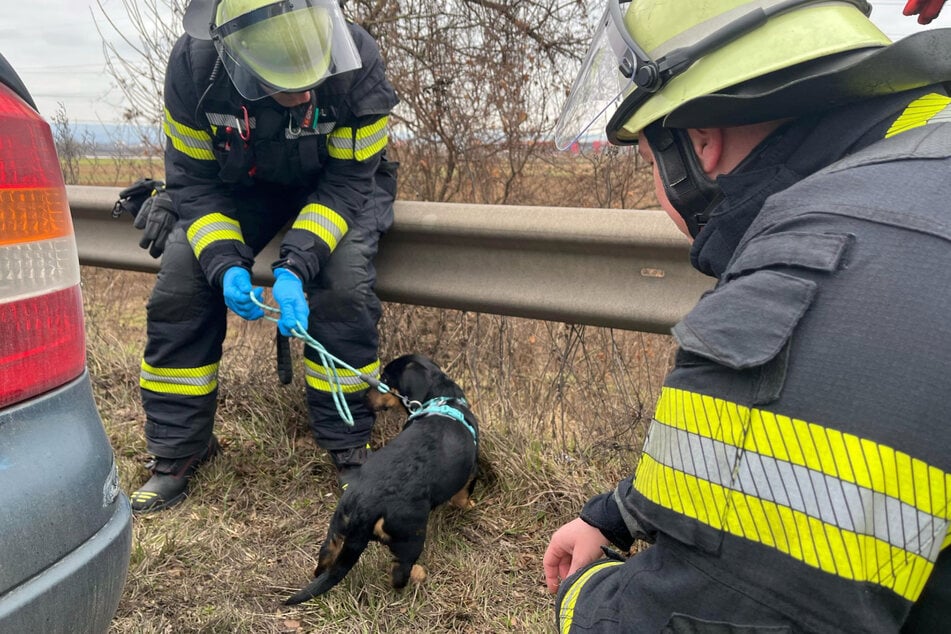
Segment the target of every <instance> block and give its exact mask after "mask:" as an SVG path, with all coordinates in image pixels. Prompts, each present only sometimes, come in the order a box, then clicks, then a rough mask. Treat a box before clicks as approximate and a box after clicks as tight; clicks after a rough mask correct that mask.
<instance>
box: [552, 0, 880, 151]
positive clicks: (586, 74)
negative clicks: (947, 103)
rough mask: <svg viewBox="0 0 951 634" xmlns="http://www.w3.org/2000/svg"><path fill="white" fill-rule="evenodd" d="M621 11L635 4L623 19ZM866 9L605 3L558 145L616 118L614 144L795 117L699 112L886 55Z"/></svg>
mask: <svg viewBox="0 0 951 634" xmlns="http://www.w3.org/2000/svg"><path fill="white" fill-rule="evenodd" d="M623 4H628V5H629V6H628V7H627V10H626V11H623V12H622V6H621V5H623ZM870 11H871V7H870V5H869V4H868V2H866V1H865V0H754V1H749V0H676V1H675V2H670V1H665V2H661V1H660V0H608V8H607V10H606V11H605V14H604V17H603V18H602V19H601V21H600V22H599V24H598V30H597V32H596V34H595V38H594V41H593V42H592V46H591V49H590V50H589V52H588V55H587V57H586V58H585V62H584V65H583V67H582V70H581V73H579V75H578V78H577V79H576V80H575V84H574V86H573V88H572V91H571V94H570V95H569V98H568V102H567V103H566V104H565V108H564V110H563V111H562V115H561V117H560V119H559V122H558V124H557V126H556V143H557V144H558V145H559V147H567V146H568V145H570V144H571V143H572V142H573V141H575V140H576V139H577V138H578V137H579V136H580V135H581V134H583V133H584V132H585V130H586V129H587V128H588V127H589V126H590V125H591V124H592V123H593V122H594V121H595V120H597V119H599V118H601V117H603V119H602V120H605V119H608V118H609V119H610V120H609V122H608V123H607V124H606V132H607V135H608V138H609V139H610V140H611V141H612V142H615V143H631V142H634V141H635V140H636V139H637V134H638V132H639V131H640V130H642V129H643V128H644V127H646V126H647V125H648V124H650V123H652V122H654V121H659V120H662V121H663V122H664V125H668V126H669V125H671V123H672V121H671V119H676V122H677V126H676V127H702V126H709V125H718V124H725V125H737V124H740V123H753V122H755V121H764V120H769V119H775V118H781V117H783V116H791V115H793V114H796V110H797V108H798V109H800V110H801V109H802V106H796V105H795V104H788V103H787V101H786V100H776V101H777V103H784V104H786V105H788V106H790V107H788V108H786V110H787V112H773V111H769V109H768V108H767V109H763V108H762V107H761V106H762V104H761V103H759V102H756V101H755V100H751V99H747V100H746V101H744V100H743V99H733V100H732V101H731V102H730V103H728V104H724V103H720V104H718V105H717V107H716V108H711V107H704V108H699V107H696V104H697V102H698V101H701V100H704V99H706V98H708V97H710V96H715V95H720V96H722V95H724V94H729V93H730V91H731V90H734V89H737V87H748V86H749V85H750V83H751V82H752V83H753V84H755V85H756V87H757V89H756V90H754V91H753V92H754V93H756V94H759V93H760V92H764V91H767V92H768V91H775V89H777V88H783V87H787V86H789V85H790V84H792V83H795V82H796V80H797V79H800V78H802V77H804V76H807V75H810V74H815V73H816V72H818V71H817V69H818V68H819V66H822V68H821V70H822V71H823V72H825V71H827V70H828V69H827V68H826V67H825V66H823V64H826V62H830V63H831V62H833V61H835V60H838V63H839V64H840V65H841V64H843V63H844V62H843V61H842V60H851V62H854V61H855V60H856V59H857V57H863V56H865V55H867V54H869V53H870V52H874V51H878V50H880V49H882V48H884V47H887V46H888V45H889V44H890V41H889V39H888V38H887V37H886V36H885V34H883V33H882V32H881V31H880V30H879V29H878V28H877V27H875V26H874V25H873V24H872V22H871V21H870V20H869V19H868V17H867V16H868V14H869V13H870ZM820 62H821V63H820ZM848 88H849V87H848V86H843V87H842V89H843V90H846V89H848ZM757 91H759V92H757ZM747 96H749V95H747ZM800 96H801V95H800ZM832 97H834V98H835V97H838V95H832ZM721 101H722V100H721ZM807 101H808V99H807ZM832 101H833V102H834V101H835V99H833V100H832ZM812 102H816V103H815V104H814V105H816V106H818V105H820V104H822V103H824V104H826V107H828V105H829V103H830V102H829V100H824V99H822V98H818V99H816V98H813V99H812ZM810 105H812V104H810ZM792 106H796V107H792ZM685 111H689V112H690V117H684V116H683V114H684V112H685Z"/></svg>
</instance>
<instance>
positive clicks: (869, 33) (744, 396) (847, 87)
mask: <svg viewBox="0 0 951 634" xmlns="http://www.w3.org/2000/svg"><path fill="white" fill-rule="evenodd" d="M607 3H608V8H607V10H606V12H605V14H604V17H603V18H602V20H601V21H600V22H599V29H598V31H597V33H596V37H595V40H594V42H593V44H592V47H591V50H590V52H589V55H588V57H587V58H586V63H585V66H584V67H583V70H582V72H581V74H580V75H579V77H578V79H577V80H576V82H575V84H574V89H573V90H572V92H571V94H570V96H569V100H568V102H567V104H566V106H565V109H564V111H563V113H562V118H561V119H560V120H559V125H558V129H557V132H558V143H559V144H560V145H561V146H567V145H570V144H571V143H573V142H574V140H576V139H577V138H579V134H580V133H581V132H582V131H583V130H584V129H585V128H586V126H587V125H589V124H590V122H591V121H592V120H593V119H594V118H595V117H598V116H600V115H601V114H606V115H607V117H608V118H609V120H608V121H607V122H606V124H605V125H606V131H607V134H608V137H609V139H610V140H611V141H612V142H614V143H616V144H634V143H636V144H637V146H638V151H639V153H640V154H641V156H643V157H644V159H645V160H646V161H648V162H649V163H651V164H652V165H653V172H654V186H655V193H656V195H657V199H658V201H659V202H660V205H661V207H662V208H663V209H665V210H666V211H667V213H668V215H669V216H670V218H671V219H672V220H673V222H674V223H676V225H677V226H678V227H679V228H680V229H681V230H682V231H683V233H685V234H686V235H687V236H688V237H689V238H690V239H691V240H692V246H691V251H690V257H691V262H692V264H693V265H694V267H695V268H697V269H698V270H700V271H701V272H703V273H705V274H707V275H709V276H711V277H713V278H715V279H716V285H715V287H714V288H713V289H712V290H711V291H709V292H708V293H706V294H705V295H704V296H703V297H702V298H701V299H700V300H699V302H698V303H697V305H696V306H695V307H694V308H693V309H692V310H691V311H690V312H689V313H688V314H687V315H686V316H685V317H684V318H683V320H682V321H680V323H678V324H677V325H676V326H675V327H674V328H673V335H674V337H675V339H676V341H677V343H678V346H679V349H678V351H677V355H676V361H675V367H674V368H673V369H672V370H671V371H670V373H669V374H668V375H667V378H666V380H665V383H664V387H663V390H662V391H661V394H660V398H659V401H658V404H657V408H656V412H655V414H654V417H653V420H652V421H651V424H650V427H649V429H648V432H647V437H646V440H645V443H644V447H643V453H642V455H641V456H640V459H639V461H638V464H637V468H636V471H635V473H634V476H633V477H630V478H627V479H625V480H623V481H622V482H620V483H619V484H618V485H617V486H616V487H615V488H614V489H613V490H612V491H610V492H608V493H605V494H602V495H598V496H595V497H593V498H592V499H590V500H589V501H588V503H587V504H586V505H585V506H584V508H583V509H582V510H581V513H580V517H579V518H577V519H575V520H573V521H571V522H568V523H567V524H565V525H564V526H562V527H561V528H560V529H559V530H558V531H556V532H555V534H554V535H553V536H552V539H551V542H550V543H549V546H548V549H547V551H546V553H545V558H544V567H545V576H546V582H547V584H548V588H549V590H550V591H551V592H554V593H557V600H556V615H557V622H558V627H559V631H561V632H564V633H567V632H637V633H642V632H643V633H651V632H671V633H678V632H683V633H688V632H689V633H700V634H702V633H739V632H775V633H777V634H779V633H787V632H788V633H792V632H826V633H830V634H831V633H836V634H841V633H847V632H853V633H856V634H858V633H861V634H870V633H894V632H899V631H901V632H942V631H948V630H949V627H951V583H949V581H951V548H949V546H951V427H949V426H948V425H947V423H946V422H945V421H947V420H948V418H951V403H949V401H948V398H947V387H946V386H947V377H948V376H949V374H951V329H949V327H948V315H949V314H951V292H949V291H948V290H947V288H948V283H947V280H948V271H949V270H951V223H949V222H948V201H949V200H951V179H949V177H948V176H949V174H951V97H949V90H948V87H949V82H951V55H949V54H948V51H951V29H936V30H931V31H922V32H919V33H916V34H914V35H912V36H910V37H907V38H904V39H902V40H900V41H898V42H895V43H892V42H890V41H889V40H888V38H886V36H885V35H884V34H883V33H882V32H881V31H879V30H878V29H877V28H876V27H875V26H874V25H873V24H872V22H871V21H870V20H869V19H868V17H867V16H868V15H869V13H870V11H871V6H870V5H869V4H868V3H867V2H865V1H864V0H825V1H817V0H753V1H744V0H678V1H677V2H669V1H667V0H630V1H628V2H619V0H607ZM624 9H626V10H624ZM637 540H641V541H642V542H646V543H645V544H640V545H639V547H638V548H636V549H634V550H635V551H636V552H635V553H634V554H633V555H630V556H628V554H629V553H630V551H631V550H632V546H633V545H634V544H635V542H636V541H637ZM615 549H616V550H615ZM618 551H620V552H621V553H624V555H620V554H618ZM605 554H606V555H607V557H606V558H605Z"/></svg>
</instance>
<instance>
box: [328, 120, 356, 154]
mask: <svg viewBox="0 0 951 634" xmlns="http://www.w3.org/2000/svg"><path fill="white" fill-rule="evenodd" d="M327 153H328V154H330V156H331V158H335V159H340V160H342V161H352V160H353V128H337V129H336V130H334V131H333V132H331V133H330V134H328V135H327Z"/></svg>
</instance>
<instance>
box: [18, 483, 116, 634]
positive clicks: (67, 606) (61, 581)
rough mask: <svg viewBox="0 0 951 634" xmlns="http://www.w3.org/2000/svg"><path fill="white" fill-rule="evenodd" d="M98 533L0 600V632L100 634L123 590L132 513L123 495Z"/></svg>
mask: <svg viewBox="0 0 951 634" xmlns="http://www.w3.org/2000/svg"><path fill="white" fill-rule="evenodd" d="M115 507H116V510H115V514H114V515H113V516H112V518H111V519H110V520H109V522H108V523H107V524H106V525H105V526H103V527H102V530H100V531H99V532H98V533H96V534H95V535H93V536H92V537H91V538H90V539H89V540H87V541H86V542H85V543H83V544H82V545H81V546H80V547H79V548H77V549H76V550H74V551H72V552H71V553H69V554H68V555H66V556H65V557H63V558H62V559H60V560H59V561H58V562H56V563H55V564H54V565H53V566H51V567H49V568H47V569H46V570H44V571H43V572H41V573H40V574H38V575H37V576H35V577H33V578H32V579H30V580H28V581H27V582H26V583H23V584H21V585H19V586H17V587H16V588H14V589H13V590H11V591H10V592H7V593H6V594H4V595H2V596H0V632H44V633H45V634H57V633H60V632H62V633H63V634H65V633H67V632H68V633H69V634H79V633H85V632H88V633H90V634H92V633H97V634H98V633H102V632H106V631H108V629H109V624H110V622H111V621H112V618H113V616H114V615H115V612H116V608H117V607H118V605H119V599H120V598H121V597H122V589H123V587H124V586H125V579H126V572H127V571H128V567H129V553H130V552H131V548H132V512H131V510H130V509H129V500H128V498H127V497H126V496H125V494H124V493H122V494H120V495H119V499H118V500H117V502H116V505H115Z"/></svg>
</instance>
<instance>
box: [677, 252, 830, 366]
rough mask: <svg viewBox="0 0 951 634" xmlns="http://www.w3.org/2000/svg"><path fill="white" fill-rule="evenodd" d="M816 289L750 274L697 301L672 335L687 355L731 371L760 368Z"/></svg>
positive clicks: (800, 281)
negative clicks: (697, 356)
mask: <svg viewBox="0 0 951 634" xmlns="http://www.w3.org/2000/svg"><path fill="white" fill-rule="evenodd" d="M816 288H817V285H816V283H815V282H813V281H811V280H807V279H804V278H801V277H796V276H794V275H789V274H787V273H780V272H778V271H770V270H762V271H756V272H754V273H751V274H749V275H746V276H743V277H740V278H737V279H734V280H732V281H730V282H728V283H726V284H723V285H722V286H720V287H719V288H717V289H715V290H713V291H711V292H710V293H708V294H707V295H705V296H704V297H703V298H701V300H700V301H699V302H698V303H697V305H696V306H695V307H694V309H693V310H692V311H690V313H688V314H687V316H686V317H684V319H683V320H682V321H681V322H680V323H678V324H677V325H676V326H674V328H673V335H674V337H675V338H676V339H677V342H678V343H679V344H680V347H681V348H682V349H684V350H686V351H687V352H690V353H692V354H695V355H699V356H701V357H704V358H706V359H709V360H711V361H714V362H716V363H719V364H721V365H724V366H726V367H728V368H731V369H733V370H745V369H748V368H754V367H757V366H761V365H763V364H765V363H767V362H768V361H770V360H772V359H774V358H775V357H776V356H777V355H778V354H779V353H780V351H781V350H782V349H783V347H784V346H785V345H786V343H787V341H789V339H790V337H791V336H792V332H793V330H794V329H795V327H796V325H797V324H798V323H799V320H800V319H802V317H803V315H805V314H806V311H807V310H808V309H809V306H810V305H811V304H812V301H813V299H814V298H815V294H816Z"/></svg>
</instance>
